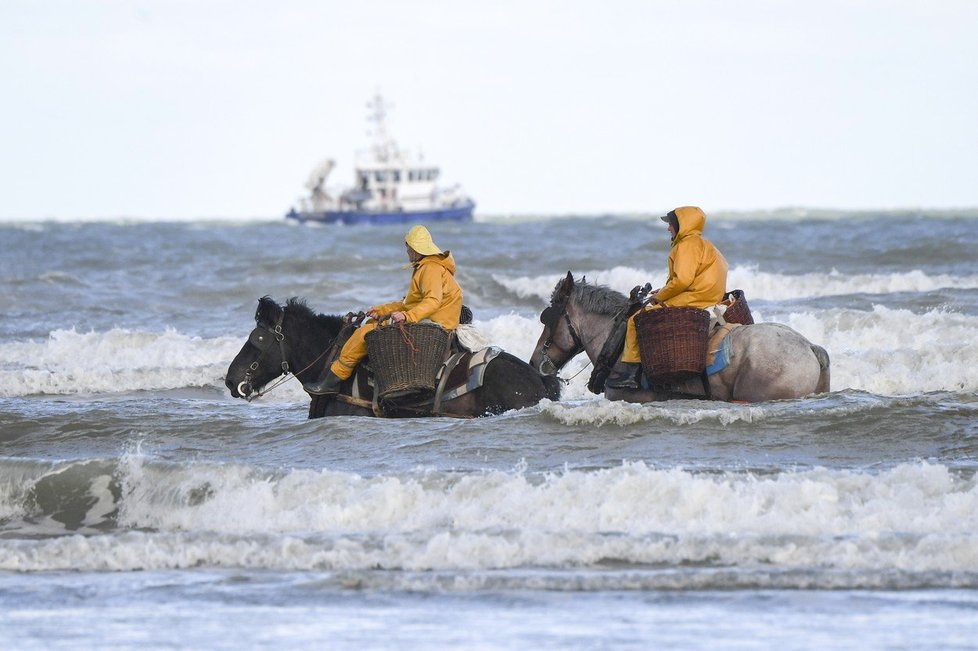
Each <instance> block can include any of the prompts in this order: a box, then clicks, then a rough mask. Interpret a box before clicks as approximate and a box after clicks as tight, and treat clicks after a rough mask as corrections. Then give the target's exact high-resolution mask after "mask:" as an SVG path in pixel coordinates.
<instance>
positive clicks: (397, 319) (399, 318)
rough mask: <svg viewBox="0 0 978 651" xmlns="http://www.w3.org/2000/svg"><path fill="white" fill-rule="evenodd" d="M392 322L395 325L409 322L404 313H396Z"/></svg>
mask: <svg viewBox="0 0 978 651" xmlns="http://www.w3.org/2000/svg"><path fill="white" fill-rule="evenodd" d="M391 320H392V321H393V322H394V323H400V322H401V321H407V315H406V314H404V312H394V313H393V314H391Z"/></svg>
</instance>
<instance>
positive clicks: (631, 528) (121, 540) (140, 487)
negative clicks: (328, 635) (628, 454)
mask: <svg viewBox="0 0 978 651" xmlns="http://www.w3.org/2000/svg"><path fill="white" fill-rule="evenodd" d="M0 463H3V464H4V465H5V466H6V465H7V464H9V463H11V462H10V461H2V462H0ZM105 464H106V462H92V461H88V462H77V463H74V464H63V465H60V466H57V467H50V466H48V467H45V466H43V465H42V464H38V465H37V466H36V467H35V468H34V470H33V475H32V473H31V472H29V471H28V470H27V469H25V468H24V467H23V465H21V466H20V467H19V471H18V472H15V473H4V480H3V481H2V483H0V486H2V490H0V499H2V502H3V503H0V516H2V521H3V522H5V525H4V529H5V530H6V532H5V536H4V539H3V540H0V569H2V570H9V571H37V570H102V569H107V570H133V569H160V568H182V567H198V566H201V565H203V566H213V567H251V568H273V569H328V570H343V571H348V570H365V569H372V568H383V569H398V570H409V571H441V570H446V571H448V570H475V571H478V570H495V569H514V568H541V567H544V568H546V567H549V568H569V567H602V566H606V565H608V564H609V563H610V564H611V565H618V564H625V565H638V566H646V565H653V566H666V567H672V568H678V567H684V566H688V565H696V566H700V567H707V568H737V569H741V570H751V571H752V570H753V569H763V570H765V571H770V572H803V571H805V570H807V569H810V568H813V567H818V568H819V574H820V575H821V574H825V573H826V572H828V574H829V575H831V573H832V572H833V571H838V572H857V573H858V572H875V573H878V572H918V573H919V572H957V573H960V572H964V573H975V572H978V544H976V543H978V534H976V532H978V479H976V478H975V477H971V478H964V477H962V476H959V475H956V474H954V473H952V472H950V471H949V470H948V469H947V468H946V467H944V466H941V465H932V464H926V463H920V464H907V465H901V466H897V467H895V468H893V469H891V470H887V471H884V472H880V473H877V474H873V473H867V472H859V471H851V470H829V469H822V468H819V469H814V470H808V471H801V472H782V473H779V474H775V475H766V476H758V475H754V474H751V473H733V472H727V473H720V474H697V473H693V472H689V471H685V470H683V469H679V468H676V469H657V468H654V467H649V466H647V465H646V464H644V463H641V462H634V463H624V464H622V465H621V466H619V467H615V468H609V469H603V470H590V471H577V470H568V471H565V472H563V473H556V474H527V473H526V472H525V471H523V470H521V469H519V468H517V469H514V470H513V471H509V472H501V471H495V472H489V471H486V472H481V473H473V474H461V473H443V472H434V471H429V472H425V471H418V472H415V473H410V474H405V475H381V476H375V477H364V476H361V475H357V474H354V473H347V472H332V471H322V472H315V471H310V470H291V471H284V472H270V471H267V470H262V469H259V468H255V467H251V466H244V465H235V464H227V465H220V466H206V465H193V464H191V465H182V466H176V465H168V464H157V463H150V462H147V461H146V460H145V458H143V457H142V456H140V455H138V454H132V455H129V456H128V457H126V458H124V459H123V460H122V461H121V462H119V463H118V466H117V467H116V468H115V469H109V468H107V467H106V465H105ZM5 469H6V468H5ZM58 491H60V493H59V492H58ZM52 493H53V494H52ZM42 494H43V495H45V498H44V499H43V500H40V502H43V503H39V498H38V497H37V496H38V495H42ZM59 496H60V497H61V498H63V499H60V500H59V499H57V497H59ZM68 504H73V506H68V507H66V505H68ZM66 508H68V509H74V510H73V511H71V512H70V513H68V512H66V511H65V509H66ZM18 516H19V517H24V518H27V519H29V520H30V521H31V522H46V523H47V525H48V528H47V529H46V530H44V531H43V532H40V533H43V534H44V535H42V536H38V533H39V532H38V531H36V530H34V529H31V528H30V526H29V525H27V524H24V525H22V528H23V531H19V530H18V527H17V526H16V525H15V524H13V523H15V522H16V521H17V518H18ZM57 522H62V523H65V524H66V527H65V528H64V529H63V530H62V532H61V534H62V535H53V534H54V531H53V529H52V527H53V525H54V524H55V523H57ZM100 522H101V523H102V526H100V524H99V523H100ZM69 524H70V525H71V526H67V525H69ZM108 524H111V527H110V528H109V529H106V525H108ZM73 530H81V531H83V532H86V535H82V534H81V533H79V534H72V531H73ZM98 531H101V532H102V533H98ZM23 535H28V536H29V537H30V539H24V538H23Z"/></svg>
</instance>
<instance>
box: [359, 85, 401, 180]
mask: <svg viewBox="0 0 978 651" xmlns="http://www.w3.org/2000/svg"><path fill="white" fill-rule="evenodd" d="M393 107H394V105H393V104H390V103H388V102H385V101H384V98H383V97H382V96H381V94H380V93H379V92H378V93H377V94H376V95H374V97H373V99H371V100H370V101H369V102H367V108H368V109H370V114H369V115H368V116H367V121H368V122H373V123H374V133H373V136H374V155H375V156H376V158H377V160H378V161H383V162H385V163H390V162H393V161H395V160H397V159H398V158H400V152H399V151H398V150H397V143H395V142H394V139H393V138H392V137H391V136H390V134H389V133H387V110H388V109H390V108H393Z"/></svg>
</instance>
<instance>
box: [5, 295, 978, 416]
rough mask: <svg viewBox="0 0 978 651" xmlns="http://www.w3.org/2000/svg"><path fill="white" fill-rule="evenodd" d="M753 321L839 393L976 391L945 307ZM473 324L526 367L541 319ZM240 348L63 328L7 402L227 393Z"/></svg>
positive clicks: (26, 362) (582, 377) (567, 393)
mask: <svg viewBox="0 0 978 651" xmlns="http://www.w3.org/2000/svg"><path fill="white" fill-rule="evenodd" d="M755 316H757V317H758V319H759V320H769V321H774V322H779V323H784V324H785V325H788V326H790V327H792V328H794V329H795V330H797V331H798V332H800V333H801V334H802V335H803V336H805V337H806V338H808V339H809V340H810V341H812V342H814V343H817V344H819V345H821V346H823V347H824V348H825V349H826V350H827V351H828V352H829V356H830V358H831V364H832V369H831V372H832V388H833V390H842V389H856V390H861V391H868V392H870V393H876V394H880V395H891V396H892V395H915V394H920V393H925V392H930V391H978V347H975V346H971V345H968V343H969V342H970V341H971V340H972V339H973V336H974V332H975V331H976V330H978V317H974V316H969V315H966V314H960V313H956V312H950V311H947V310H941V309H934V310H929V311H927V312H924V313H920V314H917V313H914V312H911V311H909V310H903V309H892V308H888V307H885V306H882V305H877V306H874V307H873V309H872V310H869V311H865V310H848V309H829V310H814V311H785V312H780V311H777V310H774V309H769V310H767V313H765V314H761V313H760V312H758V311H755ZM475 325H476V326H477V327H478V329H479V330H480V331H481V332H482V333H483V334H485V335H486V336H487V338H488V339H489V340H490V341H491V342H492V343H493V344H494V345H497V346H499V347H501V348H503V349H504V350H506V351H507V352H509V353H512V354H513V355H515V356H516V357H518V358H520V359H522V360H529V358H530V356H531V355H532V353H533V349H534V347H535V345H536V343H537V340H538V338H539V337H540V334H541V333H542V332H543V326H542V325H541V324H540V322H539V319H538V318H536V316H533V317H527V316H522V315H519V314H515V313H510V314H504V315H501V316H498V317H495V318H493V319H487V320H485V321H476V322H475ZM242 343H243V341H242V340H241V338H240V337H237V336H234V337H232V336H224V337H213V338H201V337H194V336H189V335H186V334H182V333H180V332H177V331H174V330H166V331H164V332H138V331H130V330H125V329H112V330H110V331H108V332H104V333H98V332H87V333H79V332H77V331H75V330H74V329H72V330H56V331H54V332H52V333H51V335H50V336H49V337H48V338H47V339H45V340H42V341H26V342H9V343H4V344H0V396H22V395H32V394H38V393H48V394H75V393H82V394H84V393H116V392H126V391H139V390H167V389H175V388H183V387H214V388H217V389H219V390H221V391H223V390H224V388H223V377H224V374H225V372H226V371H227V367H228V365H229V364H230V362H231V360H232V359H234V356H235V355H236V354H237V353H238V350H239V349H240V347H241V344H242ZM587 365H588V360H587V356H586V355H583V354H582V355H578V356H577V357H576V358H575V359H573V360H572V361H571V362H569V363H568V364H567V365H566V366H565V367H564V369H563V370H562V371H561V374H560V375H561V377H562V378H565V379H570V382H569V383H568V384H566V385H565V386H564V387H563V389H562V392H561V397H562V400H564V401H567V400H583V399H589V400H590V399H594V397H595V396H593V394H591V393H590V392H588V390H587V381H588V378H589V376H590V369H589V368H588V367H587ZM307 399H308V396H306V394H305V393H304V392H303V391H302V389H301V387H300V385H299V383H298V382H295V381H290V382H286V383H285V384H284V385H282V386H281V387H280V388H278V389H276V390H275V391H274V392H273V393H271V394H269V395H268V396H267V397H264V398H263V399H262V400H264V401H266V402H275V403H304V402H305V401H306V400H307ZM608 409H612V408H611V407H608ZM637 413H642V414H645V412H637ZM567 417H568V418H570V417H571V416H567ZM632 417H633V416H631V415H629V413H628V412H623V413H622V414H618V415H614V416H611V415H607V416H604V417H602V418H607V419H609V421H616V422H618V421H621V422H625V421H628V419H630V418H632ZM641 417H642V418H645V417H646V416H645V415H643V416H641ZM599 420H600V419H599Z"/></svg>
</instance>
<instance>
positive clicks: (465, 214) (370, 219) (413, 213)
mask: <svg viewBox="0 0 978 651" xmlns="http://www.w3.org/2000/svg"><path fill="white" fill-rule="evenodd" d="M474 211H475V204H474V203H466V204H463V205H460V206H452V207H450V208H439V209H431V210H390V211H383V210H378V211H373V210H371V211H367V210H343V211H340V210H336V211H333V210H327V211H323V212H297V211H295V210H290V211H289V212H288V214H286V215H285V216H286V217H287V218H289V219H295V220H296V221H299V222H319V223H323V224H406V223H409V222H411V223H414V222H443V221H453V222H468V221H472V213H473V212H474Z"/></svg>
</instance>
